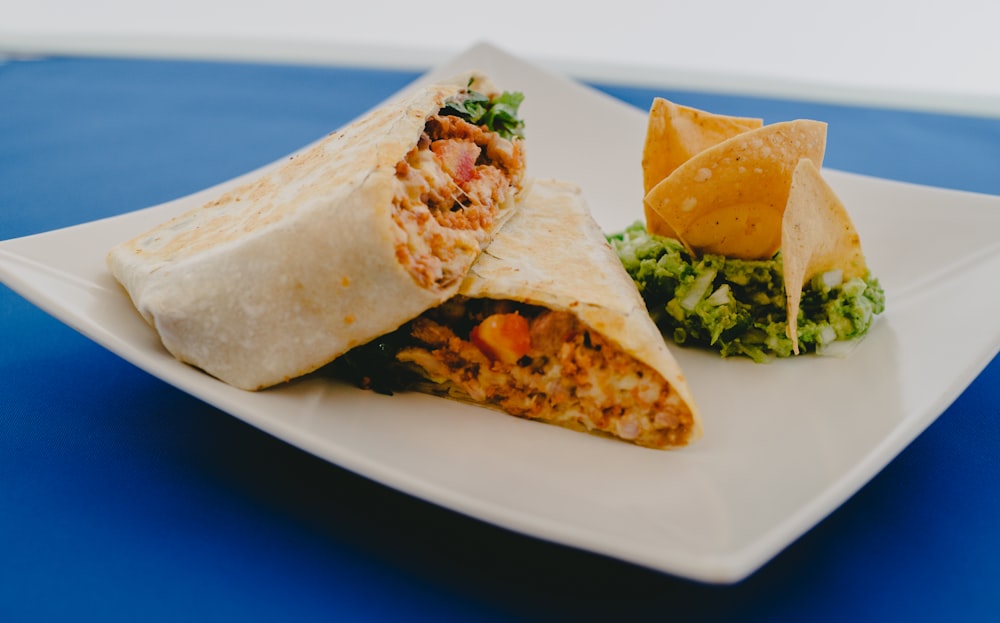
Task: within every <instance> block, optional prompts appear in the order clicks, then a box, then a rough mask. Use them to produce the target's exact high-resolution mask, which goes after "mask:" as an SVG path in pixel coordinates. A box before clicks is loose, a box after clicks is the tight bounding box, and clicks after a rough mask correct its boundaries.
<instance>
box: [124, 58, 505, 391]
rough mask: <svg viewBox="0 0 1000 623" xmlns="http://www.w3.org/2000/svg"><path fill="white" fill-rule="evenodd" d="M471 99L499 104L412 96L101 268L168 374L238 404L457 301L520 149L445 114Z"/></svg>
mask: <svg viewBox="0 0 1000 623" xmlns="http://www.w3.org/2000/svg"><path fill="white" fill-rule="evenodd" d="M470 91H475V92H476V93H479V94H483V95H487V96H490V95H496V92H495V89H494V88H493V87H492V85H491V84H490V83H489V81H488V80H487V79H485V78H484V77H482V76H478V75H477V76H474V77H470V76H464V77H461V78H460V79H456V81H455V82H454V83H451V84H441V85H434V86H430V87H426V88H423V89H421V90H418V91H415V92H413V93H412V94H411V95H409V96H408V97H405V98H403V99H401V100H399V101H397V102H395V103H393V104H389V105H386V106H383V107H380V108H378V109H375V110H373V111H372V112H370V113H369V114H367V115H365V116H364V117H362V118H360V119H358V120H357V121H355V122H354V123H351V124H350V125H348V126H346V127H344V128H343V129H341V130H340V131H338V132H335V133H333V134H331V135H330V136H328V137H326V138H325V139H323V140H321V141H320V142H318V143H317V144H315V145H313V146H312V147H310V148H308V149H306V150H304V151H302V152H300V153H298V154H297V155H294V156H292V157H290V158H289V159H288V160H287V161H286V162H284V163H283V164H282V165H280V166H277V167H275V168H272V169H270V170H269V171H268V172H266V173H264V174H263V175H261V176H260V177H258V178H257V179H254V180H252V181H250V182H248V183H245V184H243V185H241V186H239V187H237V188H234V189H232V190H229V191H228V192H226V193H225V194H223V195H222V196H220V197H218V198H216V199H215V200H213V201H211V202H209V203H207V204H205V205H203V206H201V207H199V208H196V209H194V210H191V211H189V212H187V213H185V214H182V215H180V216H178V217H176V218H174V219H173V220H171V221H169V222H167V223H164V224H162V225H160V226H159V227H156V228H154V229H152V230H151V231H148V232H146V233H143V234H141V235H139V236H138V237H136V238H135V239H133V240H131V241H128V242H125V243H123V244H121V245H120V246H118V247H116V248H115V249H113V250H112V251H111V252H110V253H109V255H108V266H109V268H110V270H111V272H112V273H113V274H114V276H115V277H116V278H117V279H118V281H119V282H121V284H122V285H123V286H124V287H125V289H126V290H127V292H128V294H129V296H130V297H131V299H132V302H133V303H134V305H135V307H136V308H137V309H138V311H139V312H140V313H141V314H142V316H143V317H144V318H145V319H146V321H147V322H149V324H150V325H151V326H153V327H154V328H155V329H156V331H157V333H158V334H159V336H160V338H161V340H162V342H163V345H164V346H165V347H166V348H167V350H168V351H170V353H172V354H173V355H174V356H175V357H177V358H178V359H180V360H182V361H185V362H187V363H190V364H192V365H194V366H197V367H199V368H201V369H203V370H204V371H206V372H208V373H209V374H212V375H214V376H216V377H217V378H219V379H221V380H223V381H225V382H226V383H229V384H231V385H234V386H236V387H240V388H243V389H248V390H257V389H261V388H264V387H268V386H271V385H274V384H277V383H281V382H283V381H286V380H288V379H291V378H294V377H297V376H300V375H303V374H306V373H308V372H310V371H312V370H315V369H317V368H319V367H320V366H322V365H324V364H326V363H328V362H330V361H331V360H333V359H334V358H336V357H337V356H338V355H340V354H342V353H344V352H346V351H348V350H349V349H350V348H352V347H354V346H356V345H358V344H363V343H365V342H367V341H369V340H371V339H373V338H374V337H376V336H378V335H381V334H383V333H386V332H388V331H392V330H394V329H396V328H397V327H399V326H400V325H401V324H403V323H404V322H406V321H408V320H410V319H412V318H414V317H415V316H417V315H419V314H420V313H421V312H423V311H424V310H426V309H428V308H430V307H433V306H435V305H437V304H439V303H441V302H443V301H445V300H447V299H448V298H450V297H451V296H452V295H454V294H455V293H456V291H457V290H458V287H459V285H460V284H461V283H462V280H463V278H464V277H465V275H466V273H467V272H468V270H469V267H470V266H471V265H472V263H473V261H474V260H475V259H476V257H477V256H478V255H479V253H480V251H481V249H482V248H483V247H485V245H486V244H487V243H488V242H489V241H490V240H491V239H492V237H493V235H494V233H495V232H496V230H497V229H498V227H499V226H500V224H501V223H502V222H503V221H504V220H505V219H506V218H507V217H508V216H509V215H510V213H511V212H512V210H513V206H514V203H515V201H514V199H515V195H516V194H517V193H518V192H519V190H520V187H521V180H522V176H523V170H524V154H523V148H522V141H521V139H520V138H518V137H516V136H507V137H505V136H502V135H501V134H498V133H496V132H493V131H491V130H489V129H488V128H487V127H486V126H478V125H474V124H473V123H469V122H468V121H466V120H464V119H463V118H461V117H460V116H455V115H454V114H452V113H450V112H447V110H448V107H449V106H451V105H453V104H454V103H455V102H461V101H463V100H464V99H467V98H469V97H473V96H474V95H475V94H474V93H470ZM443 108H444V110H443Z"/></svg>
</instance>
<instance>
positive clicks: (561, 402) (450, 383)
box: [337, 181, 701, 448]
mask: <svg viewBox="0 0 1000 623" xmlns="http://www.w3.org/2000/svg"><path fill="white" fill-rule="evenodd" d="M386 353H389V354H390V356H391V357H393V358H394V359H395V361H396V362H397V363H398V364H401V365H399V366H397V367H396V368H395V370H394V371H391V372H389V374H390V375H391V376H390V378H388V379H387V378H385V377H382V376H380V375H385V374H387V370H388V369H389V368H387V367H386V366H385V365H384V363H385V361H384V360H383V361H382V362H381V363H379V357H384V356H385V354H386ZM337 365H338V367H339V369H340V370H342V371H346V373H347V374H349V375H351V376H352V377H353V379H352V380H354V381H355V382H359V383H360V384H362V385H367V386H370V387H372V388H373V389H379V390H392V389H394V388H396V389H398V388H400V387H401V386H405V387H411V388H415V389H418V390H422V391H428V392H433V393H437V394H446V395H449V396H451V397H453V398H457V399H460V400H466V401H470V402H474V403H477V404H482V405H487V406H492V407H495V408H499V409H501V410H503V411H505V412H507V413H510V414H512V415H516V416H520V417H524V418H530V419H536V420H542V421H546V422H550V423H554V424H558V425H561V426H566V427H569V428H572V429H577V430H584V431H590V432H596V433H604V434H607V435H611V436H614V437H617V438H620V439H623V440H626V441H630V442H634V443H636V444H639V445H642V446H648V447H653V448H670V447H677V446H684V445H686V444H688V443H690V442H692V441H694V440H695V439H697V438H698V437H699V436H700V435H701V422H700V417H699V415H698V411H697V408H696V406H695V403H694V400H693V398H692V396H691V393H690V390H689V388H688V384H687V381H686V380H685V378H684V376H683V374H682V373H681V371H680V368H679V366H678V364H677V362H676V361H675V359H674V357H673V356H672V355H671V353H670V352H669V350H668V349H667V346H666V344H665V343H664V340H663V337H662V335H661V334H660V332H659V331H658V330H657V329H656V326H655V325H654V324H653V322H652V320H651V319H650V317H649V314H648V313H647V311H646V307H645V305H644V303H643V301H642V298H641V297H640V295H639V292H638V291H637V289H636V287H635V284H634V282H633V281H632V280H631V279H630V278H629V276H628V275H627V274H626V273H625V270H624V269H623V267H622V265H621V262H620V261H619V260H618V258H617V257H616V256H615V254H614V252H613V251H612V250H611V248H610V246H609V245H608V243H607V242H606V240H605V238H604V235H603V233H602V232H601V230H600V228H599V227H598V225H597V224H596V223H595V222H594V220H593V218H592V217H591V216H590V213H589V211H588V210H587V207H586V204H585V202H584V201H583V197H582V195H581V194H580V191H579V189H578V188H577V187H576V186H574V185H571V184H568V183H564V182H558V181H535V182H534V183H533V184H532V185H531V187H530V190H529V191H527V192H526V196H525V198H524V200H523V202H522V205H521V207H520V209H519V210H518V212H517V213H516V214H515V215H514V216H513V217H512V218H511V220H510V221H509V222H508V223H507V224H506V225H505V226H504V227H503V228H502V229H501V231H500V232H499V233H498V234H497V236H496V238H495V239H494V240H493V242H492V243H491V244H490V246H489V247H488V248H487V249H486V251H485V252H484V253H483V254H482V255H481V256H480V258H479V259H478V260H477V262H476V263H475V264H474V265H473V267H472V270H471V271H470V273H469V276H468V277H467V278H466V279H465V281H464V282H463V283H462V286H461V288H460V289H459V293H458V295H457V296H456V297H454V298H452V299H451V300H449V301H448V302H446V303H444V304H443V305H440V306H438V307H436V308H433V309H431V310H429V311H427V312H426V313H424V314H422V315H421V316H420V317H418V318H417V319H415V320H414V321H412V322H410V323H407V324H406V325H404V326H403V327H402V328H401V329H400V330H399V331H397V332H395V333H393V334H392V335H388V336H384V337H383V338H381V339H379V340H377V341H375V342H373V343H371V344H368V345H365V346H364V347H362V348H360V349H357V350H356V351H352V352H351V353H349V354H348V355H347V356H346V357H345V358H344V360H343V361H341V362H338V364H337ZM414 379H416V380H414ZM394 386H395V387H394Z"/></svg>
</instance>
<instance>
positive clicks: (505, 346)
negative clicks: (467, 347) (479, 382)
mask: <svg viewBox="0 0 1000 623" xmlns="http://www.w3.org/2000/svg"><path fill="white" fill-rule="evenodd" d="M469 339H470V340H471V341H472V343H473V344H475V345H476V347H477V348H478V349H479V350H481V351H483V354H485V355H486V356H487V357H489V358H490V359H497V360H500V361H502V362H504V363H507V364H511V365H513V364H515V363H517V361H518V360H519V359H520V358H521V357H524V356H525V355H526V354H528V351H529V350H531V330H530V328H529V326H528V321H527V319H525V318H524V316H522V315H521V314H518V313H513V314H493V315H492V316H488V317H487V318H486V319H485V320H483V321H482V322H481V323H479V325H478V326H476V327H474V328H473V329H472V333H471V335H470V336H469Z"/></svg>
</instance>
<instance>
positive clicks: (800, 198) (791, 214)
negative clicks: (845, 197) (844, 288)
mask: <svg viewBox="0 0 1000 623" xmlns="http://www.w3.org/2000/svg"><path fill="white" fill-rule="evenodd" d="M781 256H782V263H783V265H784V281H785V292H786V294H787V297H788V337H789V338H790V339H791V340H792V348H793V350H794V352H795V354H798V352H799V339H798V322H797V318H798V315H799V305H800V303H801V301H802V288H803V286H804V285H805V284H806V283H807V282H808V281H809V280H810V279H812V278H813V277H815V276H816V275H819V274H822V273H825V272H827V271H831V270H840V271H842V273H843V275H842V278H843V279H844V280H847V279H852V278H854V277H863V276H864V275H865V274H866V273H867V272H868V267H867V265H866V264H865V256H864V254H863V253H862V251H861V239H860V237H858V232H857V230H856V229H855V228H854V223H853V222H851V217H850V216H849V215H848V213H847V210H846V208H844V204H842V203H841V202H840V199H838V198H837V195H836V194H835V193H834V192H833V189H832V188H830V186H829V185H828V184H827V183H826V181H825V180H824V179H823V177H822V175H820V171H819V169H818V168H817V167H816V165H814V164H813V163H812V161H810V160H809V159H806V158H803V159H802V160H800V161H799V163H798V165H797V166H796V167H795V171H794V173H793V175H792V183H791V189H790V191H789V193H788V204H787V206H786V207H785V215H784V219H783V221H782V224H781Z"/></svg>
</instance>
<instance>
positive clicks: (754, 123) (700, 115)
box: [642, 97, 763, 238]
mask: <svg viewBox="0 0 1000 623" xmlns="http://www.w3.org/2000/svg"><path fill="white" fill-rule="evenodd" d="M762 125H763V120H761V119H753V118H750V117H731V116H728V115H719V114H715V113H710V112H705V111H703V110H698V109H696V108H690V107H688V106H681V105H679V104H675V103H673V102H671V101H668V100H665V99H663V98H660V97H657V98H655V99H654V100H653V104H652V106H651V107H650V109H649V122H648V125H647V127H646V143H645V145H644V147H643V150H642V181H643V194H644V195H645V194H647V193H649V191H650V190H652V189H653V187H654V186H656V185H657V184H659V183H660V182H661V181H663V180H664V179H666V178H667V176H669V175H670V174H671V173H673V172H674V170H675V169H676V168H677V167H679V166H681V165H682V164H684V163H685V162H687V161H688V160H690V159H691V158H692V157H693V156H694V155H695V154H698V153H700V152H702V151H704V150H706V149H708V148H709V147H712V146H714V145H717V144H719V143H721V142H722V141H724V140H726V139H729V138H732V137H733V136H736V135H737V134H740V133H742V132H746V131H747V130H753V129H756V128H759V127H761V126H762ZM645 212H646V227H647V229H648V230H649V231H650V232H652V233H655V234H658V235H661V236H669V237H671V238H676V237H677V234H676V232H674V231H673V229H672V228H671V227H670V225H668V224H667V223H666V221H664V220H663V218H662V217H661V216H660V215H659V214H657V213H656V211H655V210H653V209H651V208H650V207H649V206H645Z"/></svg>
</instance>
